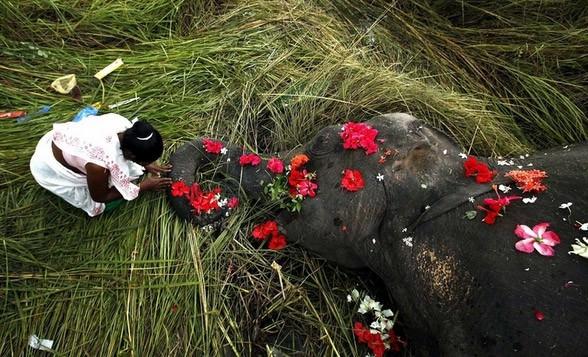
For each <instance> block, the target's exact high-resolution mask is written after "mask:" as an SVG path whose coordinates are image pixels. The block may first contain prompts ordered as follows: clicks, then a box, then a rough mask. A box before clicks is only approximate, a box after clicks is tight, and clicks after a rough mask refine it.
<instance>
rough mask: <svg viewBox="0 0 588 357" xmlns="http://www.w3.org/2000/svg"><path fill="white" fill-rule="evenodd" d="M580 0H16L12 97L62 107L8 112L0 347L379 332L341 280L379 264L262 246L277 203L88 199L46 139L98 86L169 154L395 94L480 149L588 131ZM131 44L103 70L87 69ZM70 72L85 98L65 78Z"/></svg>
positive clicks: (378, 104)
mask: <svg viewBox="0 0 588 357" xmlns="http://www.w3.org/2000/svg"><path fill="white" fill-rule="evenodd" d="M580 3H581V2H576V1H563V2H562V1H532V0H525V1H523V0H516V1H515V0H508V1H501V2H499V3H498V4H496V3H495V2H493V1H476V2H474V1H457V2H445V1H422V0H419V1H414V2H399V4H394V3H389V2H387V1H359V0H337V1H324V0H315V1H277V0H276V1H273V0H255V1H235V2H224V3H221V2H215V1H200V2H193V1H181V0H175V1H163V0H141V1H139V0H126V1H122V0H121V1H113V0H108V1H107V0H100V1H89V0H86V1H84V0H78V1H71V0H67V1H66V0H21V1H13V0H9V1H4V2H2V3H1V4H0V16H1V17H2V19H3V21H2V22H1V23H0V111H5V110H6V111H9V110H18V109H25V110H29V111H33V110H34V109H35V108H38V107H40V106H41V105H51V106H52V109H51V112H50V113H49V114H48V115H45V116H42V117H38V118H35V119H33V120H32V121H30V122H28V123H26V124H22V125H17V124H15V123H13V122H12V121H8V120H3V121H2V122H0V130H1V133H2V140H0V207H1V208H0V213H1V214H0V220H1V224H0V251H1V252H2V253H1V254H0V281H2V285H0V304H1V308H0V326H2V329H0V341H2V342H0V354H1V355H22V354H31V353H32V350H30V349H29V348H28V347H26V341H27V338H28V336H29V335H30V334H37V335H39V336H40V337H42V338H50V339H54V340H55V341H56V345H55V349H56V351H57V353H58V354H60V355H80V354H85V355H92V356H93V355H114V354H122V355H137V356H145V355H183V354H188V355H193V354H196V355H223V354H230V353H234V354H237V355H257V354H266V353H269V354H271V353H272V352H271V351H272V349H273V348H274V346H278V347H275V348H277V349H279V350H281V351H284V352H286V353H288V350H289V349H290V348H291V347H292V346H296V343H298V346H300V345H301V344H302V345H303V346H304V349H305V352H306V354H307V355H316V356H318V355H339V356H349V355H358V354H360V353H363V352H364V350H363V349H362V348H363V347H361V346H357V345H356V343H355V341H354V339H353V336H352V335H351V331H350V327H351V324H352V311H351V307H350V306H348V305H347V304H346V303H344V302H345V297H346V295H347V293H348V292H349V290H350V289H351V288H352V287H355V286H360V287H361V286H364V285H367V286H373V285H374V284H376V285H377V284H378V282H372V281H369V280H366V279H365V278H364V277H359V276H357V275H356V274H355V273H354V272H349V271H344V270H341V269H339V268H337V267H336V266H334V265H331V264H328V263H326V262H325V261H323V260H321V259H319V258H317V257H316V256H312V255H311V254H309V253H307V252H306V251H304V250H303V249H300V248H298V247H289V248H287V249H286V250H285V251H283V252H279V253H276V252H271V251H266V250H264V249H260V248H259V247H257V246H254V244H253V243H252V242H251V241H250V238H249V237H248V233H249V231H250V228H251V226H252V224H254V223H255V222H257V221H259V220H261V219H263V218H264V217H266V215H267V211H268V206H264V205H261V204H257V203H253V202H247V201H246V200H244V204H243V205H242V207H241V208H240V209H239V211H238V213H237V214H236V215H234V216H232V217H231V219H230V220H229V222H228V223H227V226H226V227H225V229H223V230H222V232H220V234H211V233H207V232H204V231H202V230H200V229H198V228H195V227H191V226H189V225H186V224H184V223H183V222H181V221H179V220H178V219H177V218H176V217H175V216H174V215H173V213H172V212H170V209H169V206H168V205H167V202H166V201H165V198H164V197H163V196H161V195H148V196H146V197H143V198H141V199H140V200H138V201H136V202H131V203H128V204H126V205H125V206H124V207H123V208H122V209H118V210H117V211H115V212H114V214H110V215H105V216H103V217H99V218H96V219H88V218H87V217H85V216H84V215H83V213H81V212H77V211H76V210H74V209H72V208H70V207H68V206H67V204H65V203H64V202H61V201H60V200H59V199H58V198H56V197H53V196H51V195H50V194H49V193H46V192H44V191H43V190H42V189H40V188H38V187H37V186H36V184H35V183H34V181H33V180H32V177H31V175H30V173H29V169H28V160H29V158H30V156H31V154H32V152H33V150H34V147H35V144H36V142H37V140H38V139H39V138H40V136H41V135H42V134H43V133H45V132H46V131H47V130H49V129H50V128H51V124H52V123H54V122H63V121H67V120H70V118H72V117H73V115H74V114H75V113H76V112H77V111H78V110H79V109H81V107H82V106H83V105H84V104H91V103H94V102H97V101H100V102H103V103H106V104H112V103H116V102H118V101H120V100H124V99H128V98H132V97H134V96H139V97H141V100H140V101H139V102H136V103H133V104H129V105H127V106H122V107H119V108H117V109H115V110H114V111H115V112H119V113H121V114H122V115H125V116H126V117H129V118H132V117H135V116H138V117H140V118H141V119H146V120H148V121H150V122H152V123H153V124H154V125H155V126H156V127H157V128H158V129H160V131H161V132H162V134H163V135H164V137H165V140H166V153H165V155H166V156H167V155H169V153H171V152H173V148H174V147H176V146H177V145H178V144H180V143H182V142H183V141H185V140H188V139H190V138H192V137H195V136H201V135H211V136H213V137H218V138H224V139H226V140H229V141H231V142H235V143H242V144H245V145H248V146H250V147H252V148H254V149H257V150H259V151H260V152H272V151H278V150H285V149H290V148H293V147H295V146H297V145H299V144H302V143H304V142H306V141H307V140H309V139H310V138H311V137H312V136H313V135H314V134H315V133H316V132H317V131H318V130H320V129H321V128H323V127H324V126H327V125H330V124H333V123H341V122H344V121H346V120H349V119H354V120H362V119H367V118H369V117H371V116H373V115H375V114H378V113H385V112H391V111H406V112H410V113H412V114H414V115H416V116H417V117H420V118H422V119H424V120H426V121H427V122H429V123H430V124H431V125H433V126H435V127H437V128H439V129H441V130H443V131H444V132H446V133H448V134H449V135H450V136H451V137H453V138H454V139H455V140H456V141H457V142H458V143H459V144H460V145H461V146H462V147H463V148H464V150H471V152H473V153H477V154H483V155H509V154H515V153H516V154H518V153H523V152H528V151H532V150H534V149H537V148H544V147H549V146H553V145H563V144H567V143H571V142H578V141H582V140H586V138H587V135H588V132H587V123H588V121H587V118H586V109H587V99H586V98H588V92H587V86H586V84H587V82H588V77H587V74H586V72H585V68H587V67H588V56H587V55H586V53H588V51H587V50H588V30H586V29H587V28H588V16H587V12H588V10H587V9H586V8H585V7H583V6H581V4H580ZM117 57H121V58H123V60H124V62H125V65H124V66H123V67H121V68H120V69H119V70H117V71H116V72H114V73H112V74H111V75H109V76H108V77H106V78H105V80H104V81H103V86H102V85H101V84H100V83H99V82H98V81H97V80H95V79H94V78H93V77H92V76H93V74H94V73H96V72H97V71H98V70H99V69H101V68H102V67H104V66H106V65H107V64H109V63H110V62H112V61H113V60H114V59H116V58H117ZM67 73H75V74H76V76H77V78H78V83H79V85H80V88H81V91H82V95H83V102H84V103H78V102H76V101H74V100H72V99H71V98H69V97H68V96H64V95H59V94H57V93H54V92H52V91H51V90H50V89H49V84H50V83H51V81H52V80H53V79H55V78H57V77H58V76H60V75H63V74H67ZM274 260H275V261H277V262H278V263H280V264H281V265H282V266H283V268H282V272H283V281H282V285H280V279H279V276H278V274H277V273H276V271H275V270H273V269H272V268H271V263H272V261H274ZM282 286H283V288H282ZM400 314H401V315H400V320H402V311H400ZM292 331H294V332H292ZM294 348H295V347H294ZM267 351H270V352H267Z"/></svg>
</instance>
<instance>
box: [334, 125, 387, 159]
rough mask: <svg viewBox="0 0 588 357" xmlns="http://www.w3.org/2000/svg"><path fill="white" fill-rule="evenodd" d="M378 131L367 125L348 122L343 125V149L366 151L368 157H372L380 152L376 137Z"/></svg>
mask: <svg viewBox="0 0 588 357" xmlns="http://www.w3.org/2000/svg"><path fill="white" fill-rule="evenodd" d="M377 135H378V130H376V129H374V128H372V127H371V126H369V125H367V124H365V123H353V122H348V123H345V124H344V125H343V130H342V131H341V134H340V136H341V139H343V148H345V149H359V148H361V149H364V150H365V153H366V155H371V154H373V153H375V152H376V151H378V144H376V136H377Z"/></svg>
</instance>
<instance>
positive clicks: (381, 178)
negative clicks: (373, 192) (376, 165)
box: [376, 172, 384, 182]
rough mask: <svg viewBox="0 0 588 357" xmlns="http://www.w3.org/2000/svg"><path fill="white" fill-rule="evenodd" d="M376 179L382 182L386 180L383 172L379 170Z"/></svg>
mask: <svg viewBox="0 0 588 357" xmlns="http://www.w3.org/2000/svg"><path fill="white" fill-rule="evenodd" d="M376 180H378V181H380V182H382V181H384V175H382V174H381V173H379V172H378V175H377V176H376Z"/></svg>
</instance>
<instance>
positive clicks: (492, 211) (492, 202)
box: [478, 186, 522, 224]
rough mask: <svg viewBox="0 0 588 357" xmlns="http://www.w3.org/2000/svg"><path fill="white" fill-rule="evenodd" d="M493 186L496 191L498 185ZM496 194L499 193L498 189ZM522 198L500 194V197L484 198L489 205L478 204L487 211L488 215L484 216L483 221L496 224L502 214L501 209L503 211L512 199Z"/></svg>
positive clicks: (485, 203)
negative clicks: (501, 195)
mask: <svg viewBox="0 0 588 357" xmlns="http://www.w3.org/2000/svg"><path fill="white" fill-rule="evenodd" d="M493 187H494V190H495V191H496V186H493ZM496 195H498V191H496ZM521 198H522V197H520V196H506V197H500V195H498V199H494V198H486V199H484V205H486V206H487V207H482V206H478V209H480V210H482V211H485V212H486V217H484V219H482V221H483V222H484V223H486V224H494V223H495V222H496V218H497V217H498V216H499V215H500V211H502V210H503V209H504V207H506V206H508V205H509V204H510V203H511V202H512V201H516V200H520V199H521Z"/></svg>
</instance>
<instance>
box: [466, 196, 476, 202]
mask: <svg viewBox="0 0 588 357" xmlns="http://www.w3.org/2000/svg"><path fill="white" fill-rule="evenodd" d="M468 201H470V202H471V203H474V202H476V199H475V198H473V197H468Z"/></svg>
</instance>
